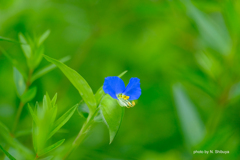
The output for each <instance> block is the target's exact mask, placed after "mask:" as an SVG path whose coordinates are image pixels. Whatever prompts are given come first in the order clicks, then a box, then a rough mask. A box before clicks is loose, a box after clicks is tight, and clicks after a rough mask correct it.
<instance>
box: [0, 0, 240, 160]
mask: <svg viewBox="0 0 240 160" xmlns="http://www.w3.org/2000/svg"><path fill="white" fill-rule="evenodd" d="M239 17H240V2H239V1H238V0H232V1H230V0H211V1H210V0H209V1H208V0H201V1H197V0H194V1H192V2H190V1H189V0H151V1H150V0H141V1H137V0H133V1H126V0H123V1H110V0H89V1H84V0H83V1H76V0H68V1H64V0H39V1H32V0H9V1H5V0H0V36H2V37H8V38H11V39H14V40H16V41H18V34H19V33H20V32H21V33H23V34H24V35H29V37H37V36H39V35H41V34H42V33H44V32H45V31H46V30H48V29H50V31H51V33H50V35H49V37H48V38H47V39H46V41H45V42H44V46H45V52H44V53H45V54H46V55H48V56H50V57H53V58H55V59H60V58H62V57H65V56H67V55H70V56H71V59H70V60H69V61H68V62H66V64H67V65H68V66H69V67H71V68H73V69H74V70H76V71H77V72H78V73H80V74H81V75H82V76H83V77H84V78H85V79H86V81H87V82H88V83H89V85H90V86H91V87H92V89H93V92H94V93H95V92H96V91H97V89H98V88H99V87H100V86H101V85H102V84H103V82H104V78H105V77H107V76H117V75H118V74H120V73H121V72H123V71H125V70H128V72H127V74H126V75H124V76H123V77H122V79H123V80H124V82H125V84H127V83H128V81H129V79H130V78H131V77H138V78H140V80H141V81H140V82H141V88H142V95H141V97H140V98H139V100H138V101H137V104H136V106H135V107H134V108H130V109H126V110H125V115H124V118H123V121H122V124H121V127H120V130H119V132H118V134H117V136H116V137H115V139H114V141H113V143H112V144H111V145H109V135H108V129H107V127H106V126H105V125H104V123H97V124H96V125H94V127H93V128H92V129H91V131H90V134H89V136H88V138H87V139H86V140H85V141H84V143H83V144H82V145H81V146H80V147H79V148H78V150H77V151H75V152H74V153H73V154H72V155H71V157H70V158H69V159H73V160H74V159H83V160H88V159H89V160H90V159H102V160H127V159H129V160H131V159H132V160H135V159H139V160H182V159H183V160H185V159H186V160H188V159H196V160H205V159H206V160H210V159H211V160H235V159H236V160H237V159H240V147H239V146H240V136H239V135H240V134H239V131H240V119H239V118H240V108H239V103H240V84H239V81H240V55H239V51H240V47H239V46H240V45H239V37H240V19H239ZM0 47H1V48H4V50H5V51H7V52H8V53H9V54H10V55H11V56H12V57H14V58H15V59H17V61H18V62H20V65H21V66H22V68H24V70H27V62H26V60H25V57H24V54H23V52H22V50H21V47H20V45H19V44H17V43H10V42H6V41H0ZM48 64H49V62H48V61H46V60H45V59H43V60H42V62H41V63H40V66H39V67H38V68H37V69H36V71H37V70H38V69H40V68H42V67H44V66H46V65H48ZM32 85H33V86H37V87H38V90H37V95H36V97H35V98H34V99H33V100H32V101H31V102H30V103H31V104H34V103H35V102H36V101H39V102H41V101H42V98H43V95H44V94H45V93H46V92H48V93H49V95H50V97H53V95H54V94H55V93H57V94H58V100H57V104H58V108H59V110H58V115H62V114H63V113H64V112H66V111H67V110H68V109H69V108H70V107H72V106H73V105H74V104H76V103H78V102H79V101H80V100H81V97H80V95H79V93H78V91H77V90H76V89H75V88H74V86H73V85H72V84H71V83H70V82H69V81H68V79H67V78H66V77H65V76H64V74H63V73H62V72H61V71H60V70H59V69H55V70H53V71H51V72H50V73H47V74H46V75H44V76H42V77H41V78H39V79H38V80H36V81H35V82H34V83H33V84H32ZM176 86H177V87H176ZM176 89H177V90H178V91H176ZM179 94H180V95H179ZM176 97H178V98H176ZM18 104H19V99H18V97H17V93H16V87H15V85H14V79H13V67H12V64H11V62H10V61H9V60H8V59H7V58H6V57H5V56H4V54H2V52H0V121H1V122H3V123H4V124H5V125H6V126H8V127H9V128H12V125H13V123H14V117H15V114H16V111H17V107H18ZM26 106H27V105H25V107H24V108H23V112H22V115H21V118H20V123H19V125H18V128H17V129H18V130H21V129H28V128H31V125H32V119H31V116H30V114H29V112H28V110H27V107H26ZM182 106H184V107H182ZM189 107H190V108H191V109H189ZM179 109H180V110H181V111H182V112H179ZM184 109H185V110H184ZM189 110H190V111H189ZM193 112H194V114H193V115H196V117H195V116H194V118H192V119H191V117H193V116H189V114H191V113H193ZM184 118H185V120H183V119H184ZM195 119H197V120H196V121H194V120H195ZM193 121H194V123H193V124H192V125H193V126H202V125H203V129H202V130H203V131H200V132H201V133H197V135H196V136H197V137H196V139H199V140H196V141H197V142H195V141H193V142H192V141H191V140H190V141H191V142H189V139H192V138H190V137H189V135H190V136H194V135H195V133H196V132H198V129H199V128H197V129H195V128H194V127H193V128H192V129H191V128H190V129H189V126H188V125H190V124H188V122H193ZM83 122H84V119H83V118H82V117H81V116H79V115H78V113H77V112H76V113H75V114H74V115H73V117H72V118H71V119H70V121H69V122H68V123H67V124H66V125H64V126H63V129H64V130H65V131H66V132H61V133H57V134H56V135H55V136H54V137H53V141H55V142H56V141H57V140H59V139H63V138H65V139H66V141H68V140H69V141H70V140H72V139H73V138H74V137H75V136H76V135H77V134H78V132H79V130H80V128H81V126H82V124H83ZM199 123H200V124H201V125H199ZM185 125H187V126H185ZM186 128H188V129H186ZM0 132H1V131H0ZM199 134H200V136H199ZM199 137H200V138H199ZM193 139H194V138H193ZM18 140H19V141H20V142H22V143H23V144H24V145H25V146H27V147H28V148H30V149H33V145H32V139H31V136H23V137H20V138H19V139H18ZM66 143H67V142H66ZM0 144H2V145H3V146H5V145H6V144H5V141H4V139H3V138H1V137H0ZM215 149H216V150H228V151H230V154H227V155H224V154H212V155H205V154H203V155H201V154H195V155H194V154H193V151H194V150H215ZM9 152H10V153H13V155H14V151H12V150H11V149H10V150H9ZM2 155H3V153H2V152H0V157H1V156H2Z"/></svg>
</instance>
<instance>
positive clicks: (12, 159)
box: [0, 145, 16, 160]
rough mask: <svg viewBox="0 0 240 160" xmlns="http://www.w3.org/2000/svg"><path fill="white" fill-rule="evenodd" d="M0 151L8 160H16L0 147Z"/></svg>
mask: <svg viewBox="0 0 240 160" xmlns="http://www.w3.org/2000/svg"><path fill="white" fill-rule="evenodd" d="M0 149H1V150H2V151H3V153H5V155H6V156H7V157H8V158H9V159H10V160H16V159H15V158H14V157H13V156H12V155H11V154H9V153H8V152H7V151H6V150H5V149H3V147H2V146H1V145H0Z"/></svg>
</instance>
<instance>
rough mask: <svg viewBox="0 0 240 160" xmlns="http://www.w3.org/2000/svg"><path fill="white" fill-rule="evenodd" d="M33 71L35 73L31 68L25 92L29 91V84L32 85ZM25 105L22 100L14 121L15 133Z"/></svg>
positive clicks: (13, 130)
mask: <svg viewBox="0 0 240 160" xmlns="http://www.w3.org/2000/svg"><path fill="white" fill-rule="evenodd" d="M32 73H33V70H29V74H28V80H27V85H26V89H25V92H27V91H28V89H29V86H30V85H31V77H32ZM24 105H25V104H24V103H23V102H22V101H20V103H19V106H18V110H17V115H16V119H15V121H14V124H13V128H12V134H14V132H15V130H16V128H17V125H18V122H19V119H20V116H21V113H22V109H23V106H24Z"/></svg>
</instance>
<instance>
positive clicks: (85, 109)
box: [77, 100, 89, 118]
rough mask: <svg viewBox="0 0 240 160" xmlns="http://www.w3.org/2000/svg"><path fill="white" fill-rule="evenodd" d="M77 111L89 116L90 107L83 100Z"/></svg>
mask: <svg viewBox="0 0 240 160" xmlns="http://www.w3.org/2000/svg"><path fill="white" fill-rule="evenodd" d="M77 111H78V114H79V115H80V116H81V117H83V118H87V117H88V115H89V108H88V107H87V104H86V103H85V102H84V101H83V100H82V101H81V102H80V103H79V105H78V109H77Z"/></svg>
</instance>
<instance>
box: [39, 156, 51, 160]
mask: <svg viewBox="0 0 240 160" xmlns="http://www.w3.org/2000/svg"><path fill="white" fill-rule="evenodd" d="M52 159H53V156H48V157H44V158H41V159H39V160H52Z"/></svg>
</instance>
